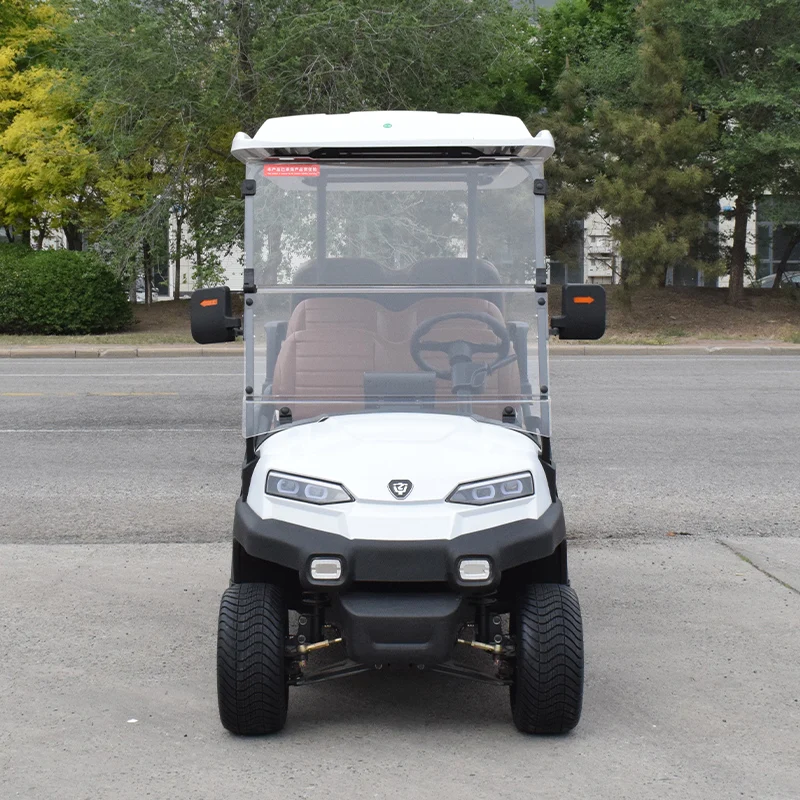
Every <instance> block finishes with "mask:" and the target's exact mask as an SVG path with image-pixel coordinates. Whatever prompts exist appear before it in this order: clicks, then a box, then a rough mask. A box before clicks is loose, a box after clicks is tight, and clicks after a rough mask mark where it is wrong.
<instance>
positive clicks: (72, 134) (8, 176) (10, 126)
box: [0, 0, 97, 246]
mask: <svg viewBox="0 0 800 800" xmlns="http://www.w3.org/2000/svg"><path fill="white" fill-rule="evenodd" d="M2 19H3V22H4V24H3V25H2V26H0V225H3V226H6V227H8V228H15V229H16V230H17V231H23V230H30V229H31V228H33V229H35V230H36V232H37V243H38V245H39V246H41V243H42V241H43V239H44V237H45V236H46V235H47V233H48V232H49V231H50V230H51V229H52V228H54V227H61V226H64V225H69V224H70V223H73V222H75V220H76V217H77V216H79V210H80V209H81V207H82V206H85V205H86V204H87V203H88V202H89V195H90V193H91V192H90V186H91V183H92V180H93V178H94V177H95V169H96V166H97V163H96V158H95V154H94V153H93V152H92V150H91V149H90V148H88V147H87V146H86V145H85V143H84V142H83V141H82V139H81V133H80V126H81V123H80V108H79V107H78V106H77V104H76V94H77V90H76V85H75V82H74V80H73V78H72V76H71V75H70V74H69V73H68V72H66V71H64V70H62V69H58V68H56V67H55V66H53V61H54V56H53V54H54V51H55V50H56V49H57V47H58V46H59V41H60V35H61V31H62V30H63V28H64V26H65V24H66V22H67V20H66V19H65V18H64V17H63V16H62V15H60V14H58V13H57V12H56V11H55V9H54V8H53V6H52V5H50V4H48V3H44V2H35V0H16V1H15V2H13V3H9V4H8V5H4V8H3V15H2Z"/></svg>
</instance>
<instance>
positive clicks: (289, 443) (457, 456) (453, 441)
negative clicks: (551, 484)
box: [259, 412, 539, 505]
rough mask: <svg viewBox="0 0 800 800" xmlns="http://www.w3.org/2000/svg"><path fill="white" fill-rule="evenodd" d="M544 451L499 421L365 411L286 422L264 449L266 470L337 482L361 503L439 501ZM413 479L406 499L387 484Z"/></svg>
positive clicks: (522, 466) (521, 467)
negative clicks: (493, 422) (495, 422)
mask: <svg viewBox="0 0 800 800" xmlns="http://www.w3.org/2000/svg"><path fill="white" fill-rule="evenodd" d="M538 454H539V450H538V448H537V446H536V444H535V443H534V442H533V441H532V440H531V439H530V438H528V437H527V436H525V435H523V434H521V433H520V432H519V431H518V430H514V429H511V428H508V427H504V426H502V425H496V424H491V423H487V422H481V421H479V420H476V419H473V418H471V417H466V416H455V415H448V414H424V413H419V414H414V413H393V412H380V413H367V414H352V415H346V416H334V417H327V418H325V419H323V420H321V421H319V422H312V423H306V424H301V425H297V426H291V427H287V428H286V429H285V430H283V431H280V432H279V433H276V434H275V435H273V436H270V437H269V438H268V439H267V440H266V441H265V442H264V444H262V446H261V448H260V449H259V455H260V456H261V459H262V460H263V461H265V462H266V464H265V466H266V468H267V470H270V469H276V470H280V471H282V472H289V473H293V474H295V475H302V476H307V477H312V478H318V479H321V480H325V481H331V482H334V483H340V484H342V485H343V486H345V487H346V488H347V489H348V490H349V491H350V493H351V494H353V496H354V497H355V498H356V499H357V500H369V501H377V502H387V503H393V504H396V503H398V502H402V503H404V504H408V505H410V504H416V503H420V502H430V501H442V500H444V499H445V498H446V497H447V496H448V495H449V494H450V493H451V492H452V491H453V489H455V488H456V486H458V485H459V484H461V483H467V482H470V481H476V480H481V479H483V478H492V477H496V476H501V475H509V474H511V473H514V472H522V471H526V470H531V469H533V466H534V465H535V464H536V462H537V461H538ZM398 480H402V481H410V482H411V483H412V484H413V489H412V490H411V491H410V493H409V495H408V496H407V498H405V499H403V500H397V499H396V498H394V497H393V496H392V494H391V493H390V492H389V488H388V486H389V482H390V481H398Z"/></svg>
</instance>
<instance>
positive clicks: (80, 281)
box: [0, 245, 133, 334]
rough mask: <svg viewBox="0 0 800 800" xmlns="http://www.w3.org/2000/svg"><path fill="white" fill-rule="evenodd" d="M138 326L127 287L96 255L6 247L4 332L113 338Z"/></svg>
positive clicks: (1, 287)
mask: <svg viewBox="0 0 800 800" xmlns="http://www.w3.org/2000/svg"><path fill="white" fill-rule="evenodd" d="M132 322H133V311H132V309H131V304H130V303H129V302H128V297H127V293H126V291H125V287H124V286H123V285H122V282H121V281H120V280H119V278H117V276H116V275H115V274H114V273H113V272H112V271H111V270H110V269H109V268H108V267H107V266H106V265H105V264H103V263H102V261H101V260H100V259H99V257H98V256H97V255H96V254H95V253H91V252H74V251H69V250H42V251H36V250H29V249H27V248H21V247H16V246H13V245H0V333H34V334H84V333H110V332H112V331H119V330H122V329H123V328H125V327H127V326H129V325H130V324H131V323H132Z"/></svg>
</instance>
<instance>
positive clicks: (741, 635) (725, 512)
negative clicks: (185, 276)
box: [0, 355, 800, 800]
mask: <svg viewBox="0 0 800 800" xmlns="http://www.w3.org/2000/svg"><path fill="white" fill-rule="evenodd" d="M239 366H240V365H239V364H237V363H235V362H232V361H231V360H230V359H227V358H207V357H204V358H186V359H179V358H170V359H158V358H156V359H144V358H143V359H136V360H129V361H122V360H104V361H91V360H87V361H83V360H73V361H61V360H35V359H34V360H25V361H16V360H11V359H8V360H5V361H2V362H0V509H1V510H2V514H0V609H2V612H3V613H2V614H0V645H1V646H2V652H3V658H2V659H0V798H3V800H5V798H25V800H28V799H30V800H42V799H43V798H46V799H47V800H49V798H51V797H58V798H59V800H73V798H75V799H76V800H77V798H81V799H82V798H92V800H94V798H105V797H109V798H121V799H122V800H126V799H127V798H137V800H138V798H141V797H147V796H152V797H157V798H161V797H168V798H170V799H171V800H172V798H175V800H180V798H192V799H193V800H194V799H195V798H209V799H211V798H213V799H214V800H216V798H220V797H234V796H246V797H248V796H261V797H265V798H280V797H286V796H287V795H290V796H292V797H299V798H314V797H326V798H330V799H331V800H338V798H345V797H347V798H350V797H356V798H367V797H375V798H403V800H406V798H411V797H413V798H415V799H416V798H422V800H426V799H427V798H437V799H438V798H444V800H450V798H453V799H454V800H455V798H459V800H461V798H464V797H474V798H480V799H481V800H482V798H488V797H493V796H496V795H501V796H522V797H534V796H535V797H537V798H545V799H547V798H561V797H567V796H568V797H575V798H587V800H589V799H590V798H591V800H598V799H599V800H604V798H609V799H611V798H614V800H616V799H617V798H631V800H650V798H676V797H679V798H687V799H688V800H692V799H693V798H698V799H699V798H703V800H706V799H707V798H712V799H714V800H716V798H719V799H720V800H727V798H733V797H737V798H757V799H758V800H796V798H798V797H800V695H798V692H799V691H800V689H799V688H798V687H800V667H798V664H800V635H798V634H800V546H799V545H800V537H798V519H800V499H799V495H798V492H797V485H798V474H799V473H800V470H798V467H800V456H798V444H799V443H800V415H798V414H797V402H796V401H797V397H798V396H800V369H798V362H797V361H796V360H795V359H794V358H780V357H776V358H760V357H737V356H724V357H723V356H716V357H715V356H702V357H693V356H684V357H675V358H669V359H665V358H660V357H648V356H628V355H625V356H621V357H615V356H613V355H609V356H608V357H607V358H603V359H590V358H583V357H563V356H557V357H556V358H554V359H553V369H552V372H553V375H552V381H551V383H552V393H553V403H554V421H555V439H554V441H555V447H556V456H557V462H558V468H559V487H560V493H561V497H562V499H563V501H564V504H565V508H566V514H567V521H568V528H569V534H570V537H571V545H570V547H571V550H570V565H571V573H572V580H573V585H574V587H575V588H576V589H577V591H578V593H579V596H580V598H581V603H582V607H583V613H584V619H585V627H586V652H587V681H586V698H585V706H584V716H583V719H582V721H581V723H580V725H579V726H578V728H577V729H576V730H575V731H574V732H573V733H572V734H571V735H569V736H567V737H564V738H552V739H550V738H544V739H541V738H530V737H525V736H522V735H521V734H518V733H516V731H515V730H514V728H513V726H512V724H511V719H510V713H509V709H508V698H507V695H506V692H505V691H504V690H502V689H499V688H494V687H486V686H481V685H477V684H472V683H461V682H459V681H455V680H452V679H447V678H445V677H443V676H437V675H434V674H419V673H416V672H415V673H414V674H395V675H391V674H390V675H385V674H377V673H369V674H366V675H361V676H356V677H354V678H351V679H347V680H342V681H338V682H330V683H324V684H321V685H318V686H311V687H304V688H302V689H297V690H293V691H292V696H291V700H290V717H289V724H288V726H287V729H286V731H285V732H284V733H283V734H281V735H280V736H278V737H275V738H268V739H256V740H241V739H236V738H234V737H231V736H229V735H228V734H226V733H225V731H224V730H223V729H222V728H221V726H220V725H219V722H218V718H217V712H216V699H215V683H214V682H215V674H214V640H215V627H216V614H217V606H218V602H219V595H220V594H221V592H222V590H223V588H224V587H225V585H226V583H227V579H228V567H229V545H228V544H227V541H228V539H229V532H230V525H231V518H232V508H233V502H234V499H235V496H236V494H237V492H238V482H239V476H238V469H239V468H240V465H241V456H242V449H243V447H242V440H241V436H240V433H239V424H240V419H239V401H240V397H241V391H242V380H241V371H240V369H239ZM475 657H479V656H477V655H476V656H475Z"/></svg>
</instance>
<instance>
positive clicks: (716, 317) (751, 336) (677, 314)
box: [0, 286, 800, 347]
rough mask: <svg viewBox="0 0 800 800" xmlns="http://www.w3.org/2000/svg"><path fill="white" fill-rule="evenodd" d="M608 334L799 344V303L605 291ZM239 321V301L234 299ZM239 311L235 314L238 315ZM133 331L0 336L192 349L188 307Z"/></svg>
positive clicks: (760, 295)
mask: <svg viewBox="0 0 800 800" xmlns="http://www.w3.org/2000/svg"><path fill="white" fill-rule="evenodd" d="M607 294H608V327H607V329H606V335H605V336H604V337H603V339H602V340H601V343H604V344H639V345H670V344H694V343H701V342H713V341H720V340H726V341H740V342H763V343H767V344H769V343H780V342H786V343H792V344H800V296H798V293H796V292H779V293H777V294H776V293H774V292H772V291H771V290H769V289H748V290H746V291H745V300H744V302H743V303H742V305H740V306H736V307H732V306H729V305H728V304H727V303H726V299H727V290H726V289H711V288H672V287H669V288H645V289H639V290H637V291H635V292H633V293H631V294H630V295H628V296H625V295H624V294H623V293H622V292H621V291H620V289H619V287H617V286H609V287H607ZM234 298H235V308H234V313H240V312H241V297H240V296H237V295H234ZM550 303H551V308H552V309H553V312H554V313H556V314H557V313H558V309H560V307H561V290H560V288H559V287H553V288H552V289H551V291H550ZM236 306H238V308H236ZM134 313H135V317H136V322H135V323H134V326H133V328H132V329H131V330H130V331H126V332H123V333H113V334H108V335H106V336H8V335H6V336H2V335H0V345H3V346H6V347H9V346H16V345H30V344H38V345H59V344H70V345H73V344H74V345H81V344H86V345H131V346H136V345H157V344H191V343H192V338H191V335H190V333H189V301H188V300H179V301H178V302H159V303H154V304H153V305H152V306H144V305H137V306H136V307H135V309H134Z"/></svg>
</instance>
